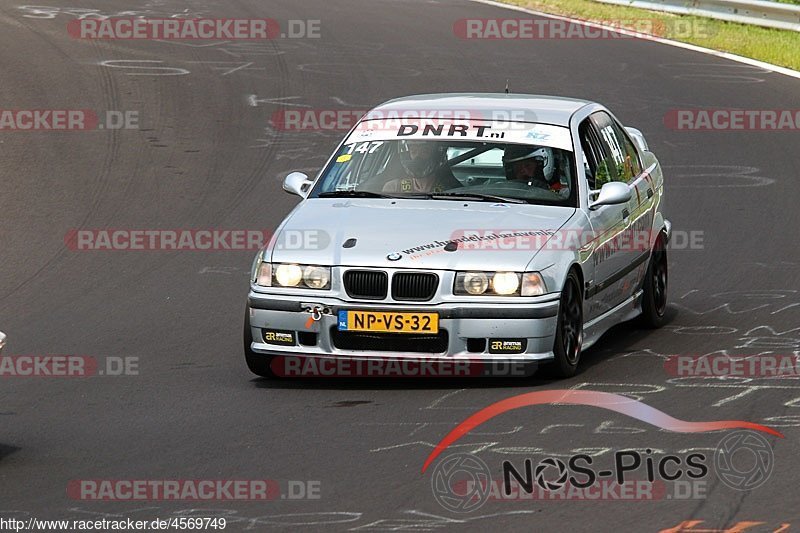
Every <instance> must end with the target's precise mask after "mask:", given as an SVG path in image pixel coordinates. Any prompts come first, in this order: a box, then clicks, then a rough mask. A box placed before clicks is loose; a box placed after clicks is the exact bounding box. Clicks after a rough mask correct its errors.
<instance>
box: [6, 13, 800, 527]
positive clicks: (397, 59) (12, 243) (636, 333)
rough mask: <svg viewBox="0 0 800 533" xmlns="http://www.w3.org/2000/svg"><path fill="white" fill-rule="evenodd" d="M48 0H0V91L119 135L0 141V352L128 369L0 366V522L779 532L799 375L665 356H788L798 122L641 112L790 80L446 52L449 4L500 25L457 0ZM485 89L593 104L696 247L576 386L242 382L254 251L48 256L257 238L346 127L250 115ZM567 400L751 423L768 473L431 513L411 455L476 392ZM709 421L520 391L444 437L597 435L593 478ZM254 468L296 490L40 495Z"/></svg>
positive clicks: (537, 443) (628, 58)
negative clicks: (194, 495) (106, 18)
mask: <svg viewBox="0 0 800 533" xmlns="http://www.w3.org/2000/svg"><path fill="white" fill-rule="evenodd" d="M47 4H48V5H50V6H60V8H61V10H58V9H50V10H49V11H48V10H45V11H44V14H42V12H41V11H32V10H30V9H28V10H26V9H21V8H20V5H21V4H20V5H18V4H17V3H11V2H3V3H2V6H0V27H1V28H2V30H1V31H0V65H1V66H0V72H2V74H1V75H0V79H1V80H2V82H1V83H0V94H2V97H1V98H0V102H2V103H1V104H0V107H2V108H10V109H24V108H25V109H84V108H88V109H94V110H97V111H103V110H136V111H138V112H139V116H140V129H138V130H123V131H109V130H105V131H92V132H7V131H6V132H3V133H0V154H2V165H0V176H2V179H0V204H1V205H2V209H1V210H0V212H1V213H2V223H0V236H1V237H0V243H2V251H1V252H0V254H1V255H0V257H2V261H0V325H2V328H0V329H2V330H4V331H5V332H6V333H8V334H9V339H10V342H9V345H8V346H7V350H6V353H5V355H18V354H83V355H91V356H94V357H97V358H99V359H102V358H105V357H107V356H117V357H137V358H139V374H138V375H129V376H123V377H109V376H97V377H92V378H85V379H68V378H62V379H47V378H26V379H23V378H6V379H3V380H1V381H0V384H1V385H2V387H1V388H0V391H1V392H0V510H2V516H3V517H6V518H7V517H12V516H14V517H18V518H27V517H31V516H33V517H37V518H76V519H81V518H92V517H95V518H102V517H104V516H105V517H107V518H110V517H115V518H123V517H125V518H127V517H130V518H142V519H144V518H148V519H149V518H155V517H161V518H169V517H175V516H187V515H189V514H191V513H194V515H195V516H223V515H224V516H227V517H228V519H229V524H228V529H229V530H234V531H236V530H263V529H267V528H274V529H283V530H296V529H308V530H314V529H322V528H326V529H332V530H420V531H429V530H438V529H456V528H459V529H465V530H474V531H483V530H486V529H493V530H515V531H530V530H551V529H561V530H564V529H565V530H573V531H588V530H598V531H600V530H603V531H609V530H619V529H624V530H636V531H658V530H661V529H666V528H670V527H675V526H676V525H678V524H679V523H680V522H681V521H684V520H689V519H694V520H702V521H703V522H702V524H701V525H700V526H697V527H705V528H708V529H723V528H726V527H732V526H733V525H734V524H737V523H739V522H744V521H751V522H763V524H760V525H753V526H751V527H750V529H747V531H773V530H774V529H776V528H778V527H779V526H780V524H787V523H788V524H791V528H792V530H794V529H795V528H797V527H800V511H798V510H797V506H796V503H797V501H798V500H797V485H796V482H797V481H796V480H797V478H798V474H800V470H798V467H797V463H796V457H797V455H798V453H800V446H799V445H798V437H799V436H800V416H798V415H800V411H798V407H800V385H799V384H798V381H797V380H796V379H784V380H781V381H777V382H776V381H775V380H764V379H755V380H753V381H750V382H747V383H742V382H741V381H740V380H702V379H695V380H691V379H690V380H678V381H675V380H672V381H669V380H670V379H671V376H669V375H667V374H666V373H665V370H664V356H665V355H667V354H706V353H711V352H715V351H720V350H727V351H728V352H727V353H729V354H742V355H743V354H757V353H765V352H772V353H780V354H792V353H795V354H796V353H797V350H798V349H800V328H798V325H800V293H798V285H800V284H799V283H798V281H800V276H799V275H798V272H800V252H798V248H797V228H798V222H800V216H799V215H798V211H797V205H798V204H800V187H798V185H797V179H796V177H797V174H798V170H800V152H799V151H798V149H797V148H798V137H797V133H796V132H760V133H759V132H696V133H692V132H685V131H676V130H670V129H668V128H666V127H665V126H664V124H663V121H662V118H663V116H664V115H665V114H666V113H667V112H668V111H669V110H671V109H679V108H703V107H708V108H720V107H736V108H741V109H786V108H788V109H797V108H800V81H798V80H797V79H792V78H789V77H785V76H782V75H779V74H773V73H770V72H767V71H764V70H762V69H760V68H757V67H752V66H747V65H742V64H738V63H733V62H730V61H728V60H723V59H718V58H714V57H711V56H707V55H703V54H700V53H697V52H693V51H687V50H682V49H678V48H673V47H669V46H665V45H661V44H656V43H651V42H645V41H640V40H634V39H620V40H601V41H582V40H548V41H535V42H534V41H485V40H480V41H465V40H460V39H458V38H456V37H455V36H454V35H453V31H452V27H453V23H454V21H455V20H457V19H459V18H462V17H467V16H469V17H476V18H490V17H504V16H505V17H509V16H516V15H514V14H512V13H511V12H508V11H506V10H504V9H501V8H498V7H494V6H489V5H483V4H475V3H469V2H465V1H459V0H444V1H416V0H413V1H373V2H371V1H366V0H341V1H336V2H331V1H325V0H306V1H304V2H295V1H289V0H275V1H270V2H263V1H257V0H250V1H242V0H226V1H224V2H223V1H216V2H214V1H193V2H183V1H180V2H179V1H176V0H161V1H151V2H150V3H149V4H146V3H145V1H144V0H141V1H140V2H131V1H119V0H112V1H104V2H81V1H79V0H74V1H72V0H70V1H69V2H66V3H64V2H60V1H58V0H48V2H47ZM75 4H77V5H75ZM67 7H71V8H75V7H81V8H96V9H100V10H101V11H102V12H103V13H105V14H108V15H113V14H115V13H119V12H124V11H128V10H149V11H148V15H149V16H154V17H158V16H161V17H164V16H171V15H174V14H182V15H183V16H193V15H196V16H204V17H225V18H237V17H243V18H247V17H270V18H274V19H277V20H278V21H283V22H285V21H287V20H290V19H302V20H308V19H313V20H317V19H318V20H321V21H322V26H321V29H322V37H321V38H320V39H277V40H274V41H271V42H269V43H267V44H266V45H263V44H261V45H259V46H255V47H253V46H249V45H240V44H237V43H220V42H212V43H202V46H200V45H198V44H197V43H191V44H193V46H187V45H186V43H174V42H150V41H146V42H141V41H102V42H98V41H81V40H77V39H73V38H71V37H69V36H68V35H67V32H66V23H67V22H68V20H70V19H71V18H73V16H74V15H70V14H68V13H65V12H64V11H63V10H64V9H66V8H67ZM187 9H188V11H184V10H187ZM26 15H27V16H26ZM49 15H52V17H50V16H49ZM123 16H124V15H123ZM109 60H113V61H119V60H128V61H131V60H133V61H151V62H152V61H160V62H163V63H149V64H148V65H155V66H159V67H163V68H167V69H185V70H186V71H187V73H186V74H183V75H164V74H174V73H176V72H178V71H176V70H149V69H141V70H138V71H134V70H132V69H126V68H112V67H108V66H103V65H102V64H101V62H104V61H109ZM220 62H222V63H220ZM116 65H120V64H119V63H116ZM127 65H131V64H130V63H128V64H127ZM136 65H139V66H141V65H143V64H141V63H136ZM242 65H246V66H242ZM132 73H137V74H140V75H137V76H132V75H130V74H132ZM507 78H508V79H509V82H510V84H511V88H512V90H514V91H517V92H527V93H541V94H558V95H564V96H574V97H581V98H589V99H594V100H597V101H599V102H602V103H604V104H606V105H607V106H609V107H610V108H611V109H612V110H613V111H614V112H615V113H616V114H617V116H618V117H619V118H620V119H621V120H622V121H623V122H624V123H625V124H627V125H633V126H636V127H638V128H640V129H641V130H642V131H643V132H644V133H645V135H646V136H647V139H648V141H649V143H650V145H651V147H652V148H653V150H654V151H655V152H656V153H657V155H658V157H659V158H660V160H661V162H662V164H663V165H664V168H665V175H666V180H667V181H666V183H667V184H666V191H667V197H666V213H667V216H668V217H669V218H670V219H671V220H672V221H673V223H674V229H675V230H676V231H685V232H691V231H694V232H702V236H703V247H702V249H700V250H673V251H671V252H670V256H669V268H670V273H671V286H670V295H671V305H670V310H669V313H670V323H669V325H668V326H667V327H665V328H663V329H662V330H659V331H654V332H652V331H642V330H639V329H637V328H636V327H634V326H632V325H621V326H618V327H617V328H615V329H613V330H612V331H611V332H610V333H608V334H607V335H606V336H605V337H604V338H603V339H602V340H601V341H600V342H599V343H598V344H597V345H596V346H595V347H594V348H592V349H591V350H589V351H587V352H586V353H585V354H584V360H583V363H582V365H581V368H580V372H579V374H578V375H577V376H575V377H574V378H572V379H569V380H566V381H563V382H554V381H547V380H544V379H536V378H534V379H503V380H483V381H479V380H463V379H462V380H416V381H412V380H352V381H342V380H329V381H325V380H306V381H277V382H270V381H266V380H261V379H254V377H253V376H252V375H251V374H250V373H249V372H248V370H247V368H246V367H245V365H244V361H243V357H242V350H241V319H242V311H243V307H244V303H245V302H244V300H245V294H246V291H247V275H248V271H249V267H250V263H251V260H252V256H253V253H252V252H247V251H236V252H225V251H218V252H200V251H194V252H170V251H160V252H159V251H152V252H119V251H116V252H115V251H104V252H102V251H95V252H79V251H72V250H69V249H68V248H67V247H66V246H65V241H64V237H65V235H66V234H67V232H69V231H70V230H71V229H76V228H87V229H102V228H137V229H158V228H164V229H176V228H224V229H237V228H245V229H262V228H274V227H275V226H276V225H277V224H278V223H279V222H280V221H281V219H282V217H283V216H284V215H285V214H286V213H287V212H288V211H289V210H290V209H291V208H292V206H293V205H295V202H296V201H297V200H296V198H295V197H292V196H290V195H287V194H285V193H284V192H282V191H281V187H280V184H281V179H282V177H283V176H284V175H285V174H286V173H287V172H289V171H292V170H297V169H304V170H305V171H307V172H313V171H314V170H316V169H318V168H319V167H320V166H321V165H322V164H323V162H324V160H325V158H326V157H327V155H328V154H329V152H330V150H332V148H333V147H334V146H335V144H336V143H337V142H338V140H339V138H340V136H341V135H342V133H341V132H321V133H320V132H316V133H310V132H274V131H270V130H269V127H268V122H269V118H270V116H271V115H272V114H273V113H274V112H275V111H278V110H280V109H295V108H298V107H296V106H299V105H303V106H310V108H315V109H327V108H332V109H354V108H355V109H363V108H368V107H370V106H373V105H375V104H378V103H380V102H382V101H384V100H387V99H389V98H393V97H398V96H401V95H407V94H414V93H423V92H449V91H500V90H502V88H503V87H504V86H505V83H506V79H507ZM252 95H256V98H255V100H254V99H253V98H252ZM253 104H255V105H253ZM331 224H335V221H331ZM565 388H580V389H587V390H598V391H605V392H614V393H620V394H627V395H629V396H633V397H638V398H639V399H641V400H642V401H644V402H645V403H647V404H648V405H651V406H653V407H655V408H657V409H660V410H662V411H664V412H666V413H668V414H669V415H671V416H673V417H676V418H679V419H682V420H690V421H708V420H728V419H733V420H747V421H751V422H757V423H762V424H766V425H769V426H772V427H775V428H777V429H779V430H780V431H782V432H783V433H784V435H785V438H783V439H778V438H775V437H769V441H770V442H771V444H772V446H773V448H774V454H775V468H774V471H773V472H772V475H771V477H770V478H769V480H768V482H767V483H766V484H764V485H763V486H761V487H759V488H757V489H754V490H751V491H744V492H742V491H736V490H733V489H731V488H729V487H727V486H726V485H724V484H722V483H720V482H719V481H718V479H717V478H716V477H715V476H714V474H713V470H712V471H711V474H710V477H709V478H708V485H707V486H708V493H707V495H706V497H705V498H702V499H695V500H689V501H681V500H676V499H661V500H658V501H638V502H631V501H517V502H498V501H490V502H488V503H487V504H486V505H484V506H483V507H482V508H481V509H479V510H478V511H475V512H473V513H467V514H456V513H451V512H449V511H447V510H446V509H444V508H443V507H441V506H440V505H439V504H438V503H437V502H436V500H435V499H434V498H433V496H432V493H431V488H430V471H428V472H427V473H426V474H421V472H420V471H421V467H422V464H423V462H424V460H425V458H426V457H427V455H428V453H429V452H430V451H431V449H432V446H433V445H434V444H436V443H437V442H439V440H440V439H442V438H443V437H444V436H445V434H446V433H447V432H448V431H449V430H450V429H452V428H453V427H455V426H456V424H458V423H459V422H460V421H461V420H463V419H464V418H466V417H467V416H468V415H469V414H471V413H473V412H474V411H476V410H477V409H479V408H481V407H484V406H487V405H489V404H491V403H493V402H495V401H498V400H501V399H505V398H507V397H510V396H512V395H515V394H520V393H523V392H531V391H537V390H551V389H565ZM557 424H564V425H563V426H556V425H557ZM723 435H724V433H721V432H714V433H698V434H681V433H671V432H667V431H663V430H659V429H658V428H656V427H654V426H651V425H649V424H646V423H644V422H641V421H638V420H634V419H631V418H628V417H626V416H624V415H621V414H617V413H613V412H611V411H606V410H602V409H598V408H594V407H581V406H566V405H545V406H537V407H529V408H523V409H519V410H516V411H512V412H509V413H506V414H504V415H502V416H500V417H497V418H495V419H494V420H492V421H490V422H489V423H487V424H486V425H485V426H483V427H481V428H480V429H479V430H477V431H476V432H474V433H472V434H470V435H467V436H465V437H464V438H463V439H462V440H461V441H459V444H460V446H456V447H455V448H453V451H461V452H465V451H469V452H475V453H476V454H477V455H478V456H479V457H481V458H482V459H484V460H485V461H486V462H487V463H488V464H489V465H490V467H491V468H492V470H493V471H494V474H495V475H496V476H498V477H499V476H500V471H501V466H500V465H501V461H502V460H504V459H510V460H512V461H514V462H515V464H518V465H519V464H521V463H522V460H523V459H524V458H525V457H530V458H532V459H534V460H535V461H538V460H539V459H541V458H543V457H545V456H548V455H560V456H567V455H570V454H572V453H575V452H574V450H577V449H586V448H595V449H610V450H612V451H606V452H605V453H601V452H600V451H598V450H595V452H597V453H599V455H597V461H598V462H599V463H600V466H609V465H610V463H609V461H610V457H611V455H610V454H611V453H613V450H623V449H630V448H642V449H643V448H648V447H650V448H658V449H660V450H663V451H664V453H681V452H682V451H683V453H684V454H685V453H686V452H685V450H688V449H695V448H704V449H706V451H713V449H714V448H715V447H716V445H717V443H718V442H719V441H720V439H721V438H722V436H723ZM448 453H449V452H448ZM264 478H269V479H275V480H280V482H281V483H282V484H284V485H285V483H286V481H287V480H312V481H318V482H319V483H320V487H321V494H320V496H321V497H320V498H319V499H308V500H299V501H294V500H288V499H276V500H275V501H271V502H241V501H233V502H231V501H218V502H187V501H179V502H175V501H144V502H143V501H121V502H119V501H118V502H102V501H99V502H98V501H80V500H75V499H71V498H69V497H67V492H66V487H67V484H68V482H69V481H70V480H75V479H264ZM191 510H194V511H191Z"/></svg>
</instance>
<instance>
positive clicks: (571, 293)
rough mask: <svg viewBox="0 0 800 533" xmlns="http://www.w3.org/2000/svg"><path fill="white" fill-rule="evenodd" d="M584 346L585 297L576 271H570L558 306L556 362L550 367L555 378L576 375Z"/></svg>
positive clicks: (555, 346) (554, 349)
mask: <svg viewBox="0 0 800 533" xmlns="http://www.w3.org/2000/svg"><path fill="white" fill-rule="evenodd" d="M582 344H583V297H582V295H581V283H580V279H578V275H577V274H576V273H575V271H574V270H572V271H570V273H569V275H568V276H567V281H566V282H565V283H564V289H563V290H562V291H561V301H560V303H559V306H558V324H557V325H556V341H555V345H554V346H553V353H554V355H555V360H554V361H553V362H552V363H551V364H550V365H549V368H548V370H549V371H550V372H549V373H550V374H552V375H553V376H554V377H558V378H568V377H571V376H573V375H575V372H576V371H577V369H578V363H579V362H580V359H581V345H582Z"/></svg>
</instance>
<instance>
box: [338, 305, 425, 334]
mask: <svg viewBox="0 0 800 533" xmlns="http://www.w3.org/2000/svg"><path fill="white" fill-rule="evenodd" d="M338 322H339V331H376V332H383V333H422V334H429V335H435V334H437V333H439V315H438V314H436V313H387V312H380V311H339V320H338Z"/></svg>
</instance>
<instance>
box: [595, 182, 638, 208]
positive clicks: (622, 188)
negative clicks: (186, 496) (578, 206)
mask: <svg viewBox="0 0 800 533" xmlns="http://www.w3.org/2000/svg"><path fill="white" fill-rule="evenodd" d="M597 192H598V191H592V193H597ZM632 196H633V194H632V193H631V188H630V187H628V186H627V185H626V184H625V183H622V182H621V181H610V182H608V183H606V184H605V185H603V187H602V188H601V189H600V191H599V194H598V195H597V200H595V201H594V202H591V203H589V209H590V210H592V211H594V210H595V209H597V208H598V207H600V206H602V205H618V204H624V203H627V202H629V201H630V199H631V197H632Z"/></svg>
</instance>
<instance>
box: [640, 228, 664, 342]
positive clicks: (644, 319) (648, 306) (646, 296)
mask: <svg viewBox="0 0 800 533" xmlns="http://www.w3.org/2000/svg"><path fill="white" fill-rule="evenodd" d="M664 240H665V239H664V236H663V235H659V237H658V240H657V241H656V244H655V246H653V253H652V255H651V256H650V264H649V265H648V266H647V272H646V273H645V275H644V282H643V294H642V316H641V319H640V321H639V322H640V323H641V324H642V325H643V326H644V327H646V328H652V329H655V328H660V327H661V326H663V325H664V322H666V319H665V313H666V311H667V281H668V270H667V248H666V245H665V244H664Z"/></svg>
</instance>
